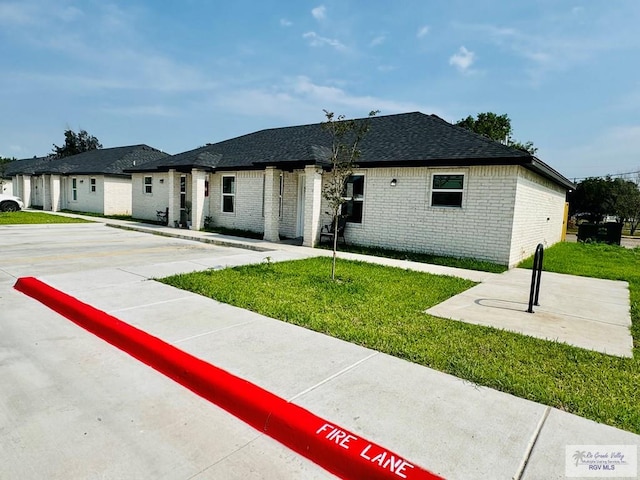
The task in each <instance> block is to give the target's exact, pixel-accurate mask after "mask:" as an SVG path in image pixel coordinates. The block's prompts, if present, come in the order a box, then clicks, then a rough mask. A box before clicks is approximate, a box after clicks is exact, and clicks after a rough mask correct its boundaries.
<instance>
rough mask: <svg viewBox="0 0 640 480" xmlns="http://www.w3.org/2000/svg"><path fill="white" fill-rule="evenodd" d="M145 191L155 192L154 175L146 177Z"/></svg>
mask: <svg viewBox="0 0 640 480" xmlns="http://www.w3.org/2000/svg"><path fill="white" fill-rule="evenodd" d="M144 193H153V177H144Z"/></svg>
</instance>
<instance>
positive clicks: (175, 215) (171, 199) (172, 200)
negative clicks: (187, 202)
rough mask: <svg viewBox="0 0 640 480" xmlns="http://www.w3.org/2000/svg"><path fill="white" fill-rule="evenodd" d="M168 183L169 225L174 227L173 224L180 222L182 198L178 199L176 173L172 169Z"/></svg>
mask: <svg viewBox="0 0 640 480" xmlns="http://www.w3.org/2000/svg"><path fill="white" fill-rule="evenodd" d="M167 183H168V187H169V188H168V190H169V193H168V198H167V207H169V215H167V225H168V226H169V227H173V222H174V221H176V220H178V221H180V203H179V202H180V198H179V197H178V198H176V191H177V189H176V188H175V187H176V171H175V170H174V169H170V170H169V173H168V178H167Z"/></svg>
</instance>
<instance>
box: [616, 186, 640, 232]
mask: <svg viewBox="0 0 640 480" xmlns="http://www.w3.org/2000/svg"><path fill="white" fill-rule="evenodd" d="M611 196H612V206H613V212H614V215H616V216H617V217H618V221H619V222H622V223H625V222H629V229H630V230H631V235H633V234H634V233H635V231H636V229H637V228H638V223H640V190H639V189H638V185H637V184H636V183H635V182H632V181H630V180H623V179H622V178H616V179H615V180H612V193H611Z"/></svg>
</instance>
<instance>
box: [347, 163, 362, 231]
mask: <svg viewBox="0 0 640 480" xmlns="http://www.w3.org/2000/svg"><path fill="white" fill-rule="evenodd" d="M344 199H345V200H346V202H345V203H343V204H342V215H344V216H346V217H347V222H351V223H362V212H363V211H364V175H362V174H354V175H350V176H349V178H347V182H346V184H345V188H344Z"/></svg>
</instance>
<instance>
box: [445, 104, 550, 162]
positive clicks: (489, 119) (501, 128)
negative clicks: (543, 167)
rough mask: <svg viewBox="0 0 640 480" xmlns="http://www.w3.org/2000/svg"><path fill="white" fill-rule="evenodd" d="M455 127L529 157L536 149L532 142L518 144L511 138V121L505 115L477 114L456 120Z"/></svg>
mask: <svg viewBox="0 0 640 480" xmlns="http://www.w3.org/2000/svg"><path fill="white" fill-rule="evenodd" d="M456 125H458V126H459V127H462V128H466V129H467V130H471V131H472V132H475V133H478V134H480V135H484V136H485V137H489V138H491V139H493V140H495V141H497V142H500V143H504V144H505V145H508V146H510V147H513V148H517V149H519V150H524V151H525V152H529V153H530V154H531V155H535V153H536V152H537V151H538V149H537V148H536V147H535V146H534V145H533V142H525V143H522V142H518V141H516V140H514V139H513V138H512V133H513V131H512V129H511V119H510V118H509V116H508V115H507V114H506V113H503V114H502V115H498V114H496V113H493V112H483V113H478V115H477V117H476V118H473V117H472V116H471V115H469V116H468V117H467V118H463V119H462V120H458V121H457V122H456Z"/></svg>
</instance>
